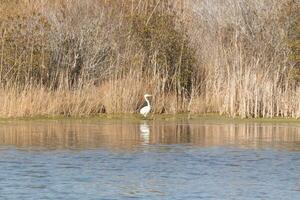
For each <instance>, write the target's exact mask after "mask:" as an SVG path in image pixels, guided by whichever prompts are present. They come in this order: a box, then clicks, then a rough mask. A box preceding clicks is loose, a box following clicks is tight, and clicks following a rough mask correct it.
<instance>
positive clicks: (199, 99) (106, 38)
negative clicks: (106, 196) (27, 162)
mask: <svg viewBox="0 0 300 200" xmlns="http://www.w3.org/2000/svg"><path fill="white" fill-rule="evenodd" d="M299 8H300V2H299V1H292V0H288V1H286V0H262V1H259V0H255V1H251V2H249V1H246V0H228V1H225V2H224V1H220V0H203V1H196V0H187V1H182V0H176V1H169V0H146V1H138V0H133V1H125V0H124V1H117V0H86V1H80V0H71V1H61V0H49V1H41V0H35V1H22V2H20V1H6V0H3V1H2V3H1V4H0V87H1V89H0V93H1V94H0V95H1V98H0V117H25V116H31V117H32V116H51V115H65V116H90V115H98V114H101V113H135V112H137V110H138V109H139V108H140V107H141V106H142V104H143V98H142V97H143V94H144V93H151V94H153V96H154V98H153V99H152V104H153V112H155V113H179V112H193V113H208V112H215V113H220V114H224V115H229V116H232V117H236V116H239V117H243V118H258V117H275V116H281V117H294V118H299V117H300V101H299V99H300V98H299V97H300V86H299V82H298V81H297V80H296V79H294V78H293V76H292V75H291V74H293V73H292V72H294V71H295V66H296V65H295V63H294V62H291V61H290V60H289V55H290V54H291V52H290V51H291V50H290V48H289V46H288V42H287V40H288V36H289V29H290V27H291V26H292V25H293V24H295V20H296V19H298V18H297V17H296V16H297V15H298V11H299ZM296 34H297V33H296Z"/></svg>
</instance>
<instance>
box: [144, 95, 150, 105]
mask: <svg viewBox="0 0 300 200" xmlns="http://www.w3.org/2000/svg"><path fill="white" fill-rule="evenodd" d="M145 100H146V102H147V106H149V107H150V102H149V100H148V99H147V97H145Z"/></svg>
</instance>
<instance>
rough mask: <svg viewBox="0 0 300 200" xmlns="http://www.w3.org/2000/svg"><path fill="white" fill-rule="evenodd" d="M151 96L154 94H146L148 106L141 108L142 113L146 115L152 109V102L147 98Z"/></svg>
mask: <svg viewBox="0 0 300 200" xmlns="http://www.w3.org/2000/svg"><path fill="white" fill-rule="evenodd" d="M151 96H152V95H150V94H145V95H144V98H145V100H146V102H147V106H145V107H143V108H142V109H141V110H140V113H141V114H142V115H144V117H147V115H148V113H149V112H150V110H151V106H150V102H149V100H148V99H147V97H151Z"/></svg>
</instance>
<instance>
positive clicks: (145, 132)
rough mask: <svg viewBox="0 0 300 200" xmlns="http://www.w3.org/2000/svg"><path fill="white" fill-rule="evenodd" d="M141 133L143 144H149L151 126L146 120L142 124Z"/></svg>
mask: <svg viewBox="0 0 300 200" xmlns="http://www.w3.org/2000/svg"><path fill="white" fill-rule="evenodd" d="M140 134H141V139H142V140H143V144H149V138H150V128H149V125H148V124H147V123H146V122H144V123H142V124H140Z"/></svg>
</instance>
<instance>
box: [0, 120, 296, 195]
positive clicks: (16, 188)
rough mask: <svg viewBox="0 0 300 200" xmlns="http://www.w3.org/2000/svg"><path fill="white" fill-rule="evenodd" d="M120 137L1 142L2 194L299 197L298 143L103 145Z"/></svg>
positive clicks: (140, 143) (139, 139)
mask: <svg viewBox="0 0 300 200" xmlns="http://www.w3.org/2000/svg"><path fill="white" fill-rule="evenodd" d="M23 126H24V125H23ZM25 126H26V125H25ZM83 126H84V125H83ZM114 126H115V125H114ZM124 126H125V125H124ZM152 126H153V125H152ZM150 127H151V126H150ZM297 129H298V128H297ZM17 130H18V129H17ZM30 130H32V129H30ZM90 130H93V131H94V133H95V134H97V131H99V135H103V134H104V135H106V133H104V132H103V131H100V130H97V129H96V128H95V127H94V128H92V129H90ZM35 131H36V130H35ZM43 131H45V130H43ZM137 132H138V129H137ZM292 132H293V133H291V134H292V135H293V134H298V132H296V133H295V130H294V131H292ZM0 134H1V131H0ZM12 134H14V133H12ZM22 134H23V135H24V133H22ZM149 134H150V136H151V134H155V131H154V132H153V131H152V132H151V133H149ZM200 134H201V133H200ZM46 135H47V137H51V136H49V134H46ZM25 136H26V134H25ZM106 136H107V135H106ZM31 137H32V136H31ZM79 138H80V137H79ZM84 138H85V137H84ZM93 138H94V139H95V138H97V137H93ZM116 138H118V137H116ZM116 138H114V139H113V140H106V141H105V142H103V141H102V142H101V143H100V144H101V145H98V146H96V147H95V145H91V148H88V146H89V145H88V144H89V143H85V146H82V145H78V146H77V145H76V144H77V143H76V142H75V144H74V142H73V143H72V145H71V146H65V147H61V146H60V144H57V143H55V145H54V146H52V147H51V148H49V146H46V147H45V145H42V144H41V143H35V144H32V143H26V145H24V144H22V145H20V144H19V143H20V141H17V142H15V144H9V145H8V144H7V142H2V145H0V199H1V200H2V199H3V200H5V199H9V200H10V199H13V200H14V199H24V200H27V199H41V200H46V199H89V200H92V199H95V200H96V199H97V200H98V199H225V200H226V199H228V200H229V199H230V200H232V199H243V200H248V199H249V200H250V199H251V200H252V199H272V200H274V199H275V200H276V199H285V200H289V199H291V200H296V199H300V153H299V151H298V149H299V148H298V147H299V145H300V144H299V143H298V141H296V142H293V141H286V140H285V141H281V140H276V141H275V144H276V145H274V141H272V140H265V141H264V142H263V144H261V145H260V146H259V148H257V147H254V146H253V145H249V146H246V147H245V146H243V145H241V144H240V143H239V140H237V139H235V140H234V142H226V143H225V142H224V143H218V144H214V145H196V143H197V142H196V141H194V140H192V141H188V142H184V143H177V142H173V143H169V142H168V143H166V142H162V141H161V142H159V141H160V140H159V141H156V142H153V143H151V137H150V139H149V142H148V143H145V142H142V141H141V138H138V137H137V138H135V137H128V139H124V137H123V139H122V144H124V143H125V144H128V143H130V144H131V143H133V145H129V146H130V148H125V147H124V146H123V147H122V145H120V148H119V147H116V146H114V145H113V146H110V145H105V144H106V143H110V142H111V143H114V142H116V141H115V140H117V139H116ZM125 138H126V137H125ZM142 138H144V136H143V137H142ZM200 138H201V137H200ZM292 138H294V137H292ZM19 139H20V138H19ZM23 139H24V138H23ZM77 139H78V138H77ZM98 139H99V140H101V139H103V138H102V137H99V138H98ZM227 139H228V140H229V138H227ZM10 140H11V139H10ZM72 140H74V138H73V137H72ZM78 140H80V139H78ZM132 140H134V141H132ZM259 140H260V141H262V139H259ZM293 140H294V139H293ZM0 141H4V139H2V140H1V136H0ZM39 141H40V140H39ZM43 141H44V140H43ZM92 141H94V140H92ZM138 141H139V142H138ZM185 141H186V140H185ZM268 141H269V142H268ZM56 142H57V140H56ZM94 142H95V141H94ZM117 142H118V141H117ZM119 142H120V141H119ZM198 142H199V141H198ZM253 142H254V141H252V142H251V144H252V143H253ZM243 143H245V141H244V139H243ZM46 144H47V145H49V144H48V143H46ZM93 144H94V143H93ZM118 144H119V143H118ZM50 146H51V145H50ZM121 147H122V148H121ZM126 147H127V146H126Z"/></svg>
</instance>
